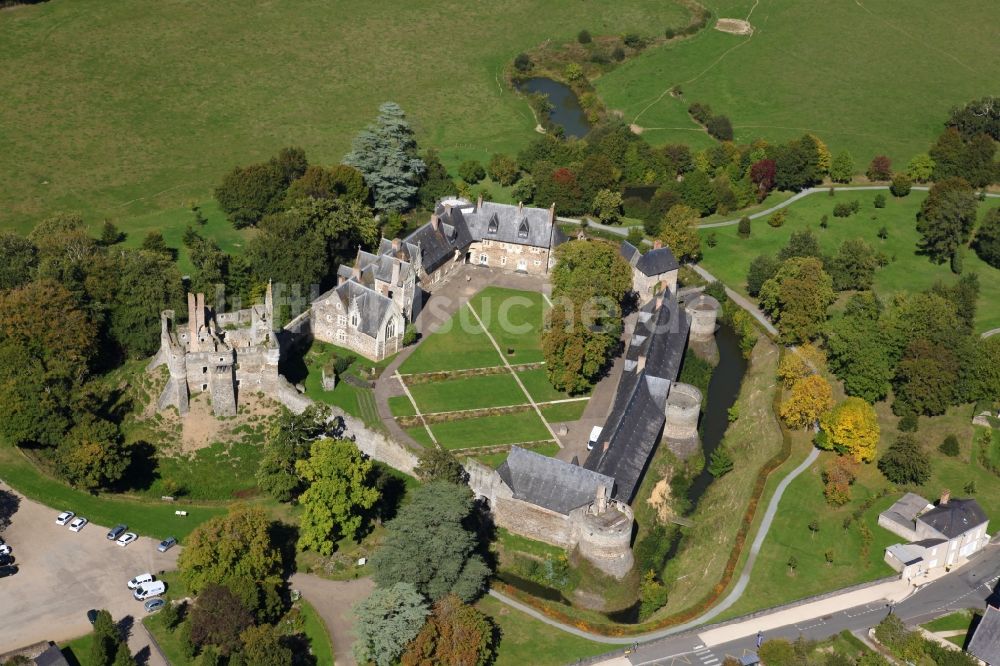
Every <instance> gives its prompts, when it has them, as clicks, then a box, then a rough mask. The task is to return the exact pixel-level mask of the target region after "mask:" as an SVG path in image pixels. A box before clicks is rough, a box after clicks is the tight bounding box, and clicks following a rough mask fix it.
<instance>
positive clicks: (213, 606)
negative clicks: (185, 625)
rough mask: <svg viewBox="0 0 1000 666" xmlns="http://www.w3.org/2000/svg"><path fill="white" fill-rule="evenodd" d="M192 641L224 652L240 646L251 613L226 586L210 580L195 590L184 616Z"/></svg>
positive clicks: (233, 650)
mask: <svg viewBox="0 0 1000 666" xmlns="http://www.w3.org/2000/svg"><path fill="white" fill-rule="evenodd" d="M187 621H188V622H189V623H190V624H191V642H192V643H194V644H195V645H197V646H199V647H202V646H205V645H214V646H216V647H217V648H219V652H220V653H222V654H224V655H227V654H230V653H232V652H235V651H237V650H239V649H240V647H241V646H242V644H243V642H242V640H241V639H240V634H242V633H243V631H244V630H246V629H248V628H249V627H251V626H253V613H251V612H250V609H249V608H247V607H246V605H245V604H244V603H243V601H242V599H240V598H239V596H237V595H236V594H234V593H233V592H232V591H231V590H230V589H229V588H228V587H226V586H224V585H217V584H216V583H209V584H207V585H205V587H204V589H202V590H201V592H200V593H199V594H198V598H197V599H196V600H195V603H194V607H193V608H192V609H191V614H190V617H189V618H188V620H187Z"/></svg>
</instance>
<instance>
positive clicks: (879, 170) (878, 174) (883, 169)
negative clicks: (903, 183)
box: [865, 155, 892, 180]
mask: <svg viewBox="0 0 1000 666" xmlns="http://www.w3.org/2000/svg"><path fill="white" fill-rule="evenodd" d="M865 175H866V176H868V180H889V179H890V178H892V160H890V159H889V158H888V157H886V156H885V155H876V156H875V157H874V158H872V161H871V164H869V165H868V171H866V172H865Z"/></svg>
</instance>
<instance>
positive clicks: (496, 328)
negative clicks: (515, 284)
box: [471, 287, 548, 364]
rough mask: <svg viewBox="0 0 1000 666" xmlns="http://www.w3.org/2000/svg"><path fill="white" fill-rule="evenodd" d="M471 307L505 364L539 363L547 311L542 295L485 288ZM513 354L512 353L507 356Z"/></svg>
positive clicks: (477, 295)
mask: <svg viewBox="0 0 1000 666" xmlns="http://www.w3.org/2000/svg"><path fill="white" fill-rule="evenodd" d="M471 305H472V307H473V308H475V311H476V313H477V314H478V315H479V318H480V319H481V320H482V322H483V326H485V327H486V330H488V331H489V332H490V335H492V336H493V339H494V340H496V341H497V344H498V345H500V349H502V350H503V352H504V354H507V362H508V363H511V364H514V363H538V362H540V361H542V360H544V358H543V356H542V340H541V332H542V323H543V322H544V321H545V311H546V309H547V308H548V305H547V303H546V302H545V298H544V297H543V296H542V294H540V293H538V292H535V291H520V290H517V289H503V288H501V287H487V288H486V289H483V290H482V291H481V292H479V293H478V294H476V296H475V298H473V299H472V301H471ZM509 350H513V352H514V353H512V354H511V353H508V352H509Z"/></svg>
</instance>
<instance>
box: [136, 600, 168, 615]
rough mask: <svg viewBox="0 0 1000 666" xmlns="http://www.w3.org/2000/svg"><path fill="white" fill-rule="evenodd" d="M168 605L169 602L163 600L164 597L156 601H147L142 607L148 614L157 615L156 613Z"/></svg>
mask: <svg viewBox="0 0 1000 666" xmlns="http://www.w3.org/2000/svg"><path fill="white" fill-rule="evenodd" d="M166 605H167V602H166V600H165V599H163V598H162V597H156V598H155V599H149V600H147V601H146V603H144V604H143V605H142V607H143V608H145V609H146V612H147V613H155V612H156V611H158V610H160V609H161V608H163V607H164V606H166Z"/></svg>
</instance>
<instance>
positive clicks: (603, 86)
mask: <svg viewBox="0 0 1000 666" xmlns="http://www.w3.org/2000/svg"><path fill="white" fill-rule="evenodd" d="M704 4H705V5H706V6H707V7H709V8H710V9H711V10H712V11H713V13H714V14H715V16H716V17H730V18H740V19H746V18H747V17H748V16H749V21H750V23H751V24H752V25H753V26H754V29H755V30H754V33H753V35H752V36H749V37H747V36H739V35H731V34H726V33H722V32H719V31H717V30H714V29H708V30H704V31H702V32H700V33H699V34H698V35H696V36H695V37H694V38H693V39H690V40H684V41H678V42H675V43H673V44H672V45H669V46H666V47H663V48H659V49H652V50H650V51H648V52H647V53H644V54H642V55H641V56H640V57H638V58H636V59H634V60H632V61H630V62H628V63H625V64H624V65H623V66H621V67H619V68H618V69H616V70H615V71H613V72H611V73H609V74H606V75H605V76H603V77H601V78H600V79H599V80H598V81H597V84H596V85H597V90H598V92H599V93H600V94H601V96H602V97H603V99H604V101H605V102H606V103H607V105H608V107H609V108H611V109H617V110H621V111H622V112H623V113H624V118H625V120H626V122H630V123H632V122H634V123H637V124H638V125H640V126H642V127H644V128H646V131H645V133H644V136H645V137H646V138H647V139H649V140H650V141H651V142H653V143H655V144H660V143H670V142H685V143H696V144H700V145H709V142H710V139H709V138H708V136H707V135H705V134H704V133H703V132H702V131H701V129H700V128H699V127H697V126H696V125H695V124H694V122H693V121H692V120H691V119H690V118H689V117H688V114H687V107H688V105H690V104H691V103H692V102H704V103H708V104H710V105H711V106H712V108H713V110H714V111H715V112H717V113H722V114H725V115H727V116H729V118H730V119H731V120H732V123H733V126H734V129H735V131H736V139H737V140H738V141H744V142H745V141H749V140H751V139H753V138H755V137H759V136H760V137H765V138H767V139H768V140H771V141H784V140H787V139H790V138H792V137H796V136H800V135H802V134H803V133H804V132H813V133H815V134H816V135H818V136H819V137H820V138H822V139H823V140H824V141H825V142H826V143H827V144H828V145H829V146H830V148H831V150H833V151H834V152H837V151H840V150H849V151H851V153H852V154H853V155H854V157H855V160H857V163H858V165H859V166H860V167H861V168H860V169H859V171H863V170H864V166H863V165H867V164H868V162H869V161H870V160H871V158H872V157H873V156H875V155H876V154H883V153H884V154H886V155H889V156H890V157H891V158H893V160H894V161H895V162H896V163H897V165H899V164H900V163H902V164H905V162H906V161H908V160H909V159H910V158H911V157H912V156H913V155H914V154H917V153H921V152H926V150H927V148H928V147H929V145H930V143H931V142H932V141H933V140H934V138H935V137H936V136H937V134H939V133H940V132H941V130H942V129H943V126H942V123H943V122H944V120H945V118H946V117H947V114H948V110H949V109H950V108H951V107H952V106H954V105H961V104H964V103H965V102H967V101H969V100H971V99H978V98H980V97H983V96H985V95H992V94H995V93H996V72H997V71H998V70H1000V40H997V38H996V25H997V21H998V20H1000V8H998V7H997V5H996V3H995V2H992V1H991V0H970V1H969V2H962V3H953V4H951V5H949V6H948V10H947V11H941V9H942V5H941V4H940V3H939V2H934V0H912V1H911V2H906V3H899V2H894V1H893V0H858V1H857V2H800V1H798V0H760V1H759V2H757V1H756V0H707V1H706V2H705V3H704ZM751 10H752V14H751ZM674 85H679V86H680V88H681V91H682V96H681V97H679V98H675V97H673V96H671V95H669V94H666V95H665V94H664V92H665V91H668V90H669V89H670V88H671V87H672V86H674Z"/></svg>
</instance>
